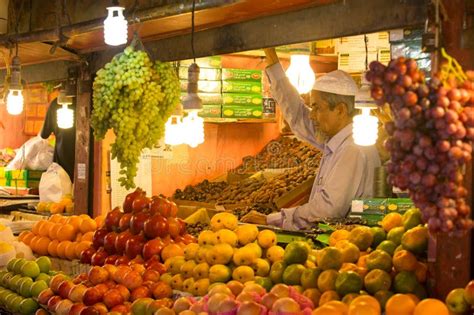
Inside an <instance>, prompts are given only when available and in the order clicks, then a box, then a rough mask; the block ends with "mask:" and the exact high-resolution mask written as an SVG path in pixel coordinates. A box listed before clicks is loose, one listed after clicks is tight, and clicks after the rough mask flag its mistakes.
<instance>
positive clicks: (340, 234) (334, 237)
mask: <svg viewBox="0 0 474 315" xmlns="http://www.w3.org/2000/svg"><path fill="white" fill-rule="evenodd" d="M349 234H350V232H349V231H347V230H336V231H334V232H332V233H331V235H330V236H329V246H335V245H336V243H337V242H339V241H342V240H347V239H348V238H349Z"/></svg>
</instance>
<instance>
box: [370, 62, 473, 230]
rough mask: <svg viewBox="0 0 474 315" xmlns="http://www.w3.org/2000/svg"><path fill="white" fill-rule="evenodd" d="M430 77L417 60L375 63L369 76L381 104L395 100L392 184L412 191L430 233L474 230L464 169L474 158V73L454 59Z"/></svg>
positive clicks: (390, 148)
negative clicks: (387, 63) (467, 198)
mask: <svg viewBox="0 0 474 315" xmlns="http://www.w3.org/2000/svg"><path fill="white" fill-rule="evenodd" d="M445 56H446V57H447V58H448V63H447V64H446V65H444V66H443V67H442V70H441V71H440V72H439V73H437V74H435V75H434V76H433V78H432V79H431V80H430V81H427V80H425V75H424V73H423V72H422V71H421V70H420V69H419V68H418V65H417V62H416V61H415V60H413V59H407V58H404V57H400V58H398V59H396V60H392V61H391V62H390V63H389V65H388V66H384V65H383V64H381V63H380V62H372V63H371V64H370V71H369V72H368V73H367V79H368V80H369V81H371V82H372V93H371V94H372V97H373V98H374V99H375V101H376V102H377V104H379V105H383V104H385V103H388V104H390V109H391V112H392V114H393V117H394V121H393V122H388V123H386V124H385V129H386V131H387V133H388V135H389V138H388V139H387V140H386V142H385V147H386V149H387V150H388V151H389V152H390V162H389V164H388V165H387V171H388V173H389V178H388V180H389V182H390V184H392V185H393V186H396V187H398V188H400V189H402V190H405V189H408V191H409V194H410V197H411V199H412V200H413V202H414V203H415V205H416V206H417V207H418V208H420V209H421V211H422V212H423V220H424V222H427V223H428V227H429V229H430V230H431V231H433V232H435V231H439V230H441V231H443V232H448V231H458V232H462V231H464V230H469V229H471V228H472V221H471V219H470V207H469V204H468V203H467V202H466V199H465V198H466V197H467V195H468V191H467V189H466V188H465V187H464V186H463V182H464V176H463V169H464V167H465V166H466V164H467V163H469V162H470V161H471V159H472V145H471V143H470V142H471V141H472V140H474V72H473V71H471V72H467V73H464V72H462V69H460V67H459V65H457V66H456V65H455V64H456V62H455V61H453V60H452V58H451V57H449V56H447V55H445Z"/></svg>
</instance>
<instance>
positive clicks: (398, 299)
mask: <svg viewBox="0 0 474 315" xmlns="http://www.w3.org/2000/svg"><path fill="white" fill-rule="evenodd" d="M415 307H416V304H415V301H413V299H412V298H411V297H409V296H408V295H407V294H395V295H394V296H392V297H391V298H389V299H388V301H387V304H385V313H386V314H387V315H411V314H413V311H414V310H415ZM433 314H436V313H433Z"/></svg>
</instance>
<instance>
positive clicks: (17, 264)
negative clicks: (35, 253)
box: [0, 256, 53, 315]
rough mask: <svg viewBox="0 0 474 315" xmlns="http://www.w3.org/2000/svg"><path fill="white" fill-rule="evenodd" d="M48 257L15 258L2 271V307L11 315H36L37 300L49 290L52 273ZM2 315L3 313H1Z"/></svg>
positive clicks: (0, 292) (0, 274) (0, 273)
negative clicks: (15, 314) (42, 293)
mask: <svg viewBox="0 0 474 315" xmlns="http://www.w3.org/2000/svg"><path fill="white" fill-rule="evenodd" d="M50 268H51V261H50V260H49V258H48V257H44V256H43V257H39V258H38V259H36V261H34V260H26V259H23V258H13V259H11V260H10V261H9V262H8V264H7V270H4V271H0V307H1V308H3V309H5V310H8V311H9V312H11V313H20V314H25V315H26V314H34V313H35V312H36V310H37V309H38V308H39V305H38V303H37V302H36V300H35V299H36V298H37V297H38V295H39V294H40V293H41V292H42V291H43V290H45V289H47V288H48V283H49V281H50V277H51V274H53V272H52V271H50ZM0 313H1V311H0Z"/></svg>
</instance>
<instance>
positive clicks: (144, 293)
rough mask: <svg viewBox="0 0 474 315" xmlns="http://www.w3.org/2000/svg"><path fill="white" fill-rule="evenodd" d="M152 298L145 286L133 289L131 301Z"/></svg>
mask: <svg viewBox="0 0 474 315" xmlns="http://www.w3.org/2000/svg"><path fill="white" fill-rule="evenodd" d="M149 297H151V291H150V289H148V288H147V287H145V286H140V287H138V288H135V289H133V291H132V293H131V294H130V301H132V302H133V301H135V300H137V299H141V298H149Z"/></svg>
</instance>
